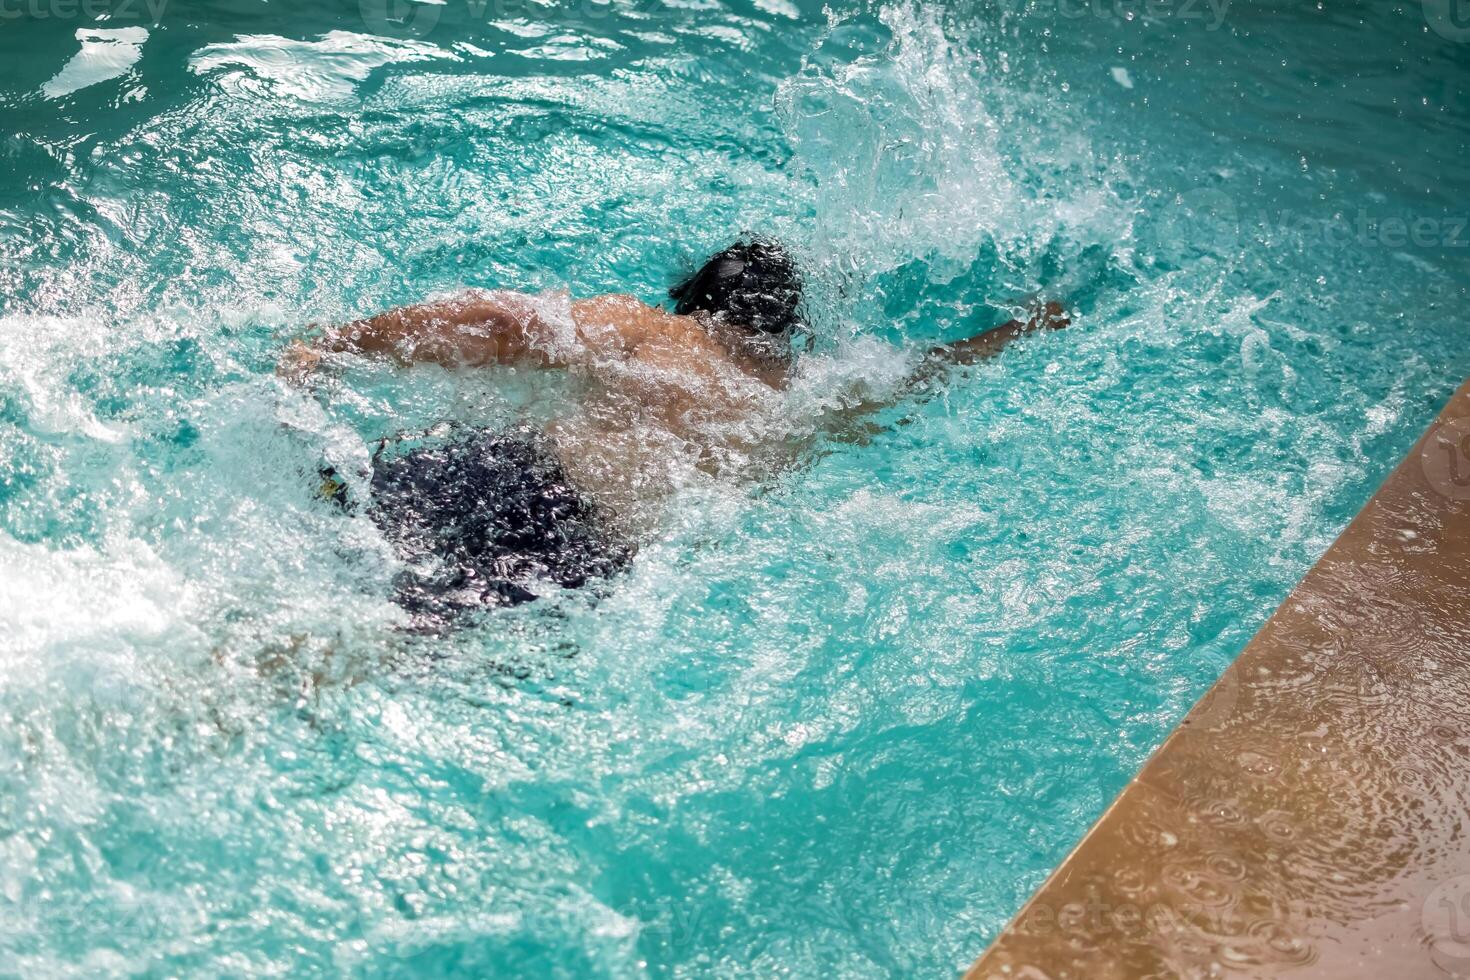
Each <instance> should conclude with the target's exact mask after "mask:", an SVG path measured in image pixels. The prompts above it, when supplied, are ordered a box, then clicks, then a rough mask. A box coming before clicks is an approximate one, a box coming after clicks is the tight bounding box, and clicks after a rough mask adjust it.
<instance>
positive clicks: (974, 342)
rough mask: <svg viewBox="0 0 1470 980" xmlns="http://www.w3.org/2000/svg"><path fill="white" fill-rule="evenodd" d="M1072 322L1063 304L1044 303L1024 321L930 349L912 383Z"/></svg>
mask: <svg viewBox="0 0 1470 980" xmlns="http://www.w3.org/2000/svg"><path fill="white" fill-rule="evenodd" d="M1071 322H1072V319H1071V317H1070V316H1069V315H1068V314H1067V311H1066V309H1065V308H1064V307H1063V306H1062V304H1061V303H1057V302H1049V303H1045V304H1042V305H1041V306H1039V307H1037V308H1036V309H1035V310H1033V311H1032V312H1031V315H1030V316H1028V317H1027V318H1026V319H1024V320H1010V321H1008V322H1006V323H1002V324H1001V325H1000V326H998V327H991V328H990V329H989V330H986V331H983V332H981V333H977V334H976V335H975V336H973V337H967V338H966V339H964V340H959V341H956V342H954V343H952V344H940V345H939V346H938V347H932V348H930V349H929V353H928V354H927V355H925V357H924V363H923V364H922V365H921V366H920V368H919V370H918V371H917V372H915V374H914V378H913V381H921V380H924V379H925V378H929V377H932V376H933V375H934V374H936V373H937V372H938V370H942V369H943V368H944V367H945V366H947V365H950V364H974V363H975V362H976V361H983V360H985V359H986V358H988V357H994V356H995V355H996V354H999V353H1000V352H1001V349H1002V348H1004V347H1005V346H1006V344H1009V343H1010V342H1011V341H1013V340H1015V339H1016V338H1017V337H1019V336H1021V335H1022V334H1028V333H1031V332H1032V331H1033V330H1060V329H1062V328H1063V327H1065V326H1067V325H1068V324H1069V323H1071ZM911 383H912V382H911Z"/></svg>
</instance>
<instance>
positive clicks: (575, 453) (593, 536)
mask: <svg viewBox="0 0 1470 980" xmlns="http://www.w3.org/2000/svg"><path fill="white" fill-rule="evenodd" d="M669 295H670V297H671V298H672V299H673V300H674V301H675V306H674V310H673V312H672V313H671V312H668V311H666V310H664V309H662V308H661V307H653V306H649V305H647V304H646V303H643V302H641V301H639V300H637V299H635V298H633V297H632V296H621V295H606V296H598V297H595V298H592V299H582V300H571V299H569V298H568V297H566V296H564V295H562V296H556V295H552V296H545V295H543V296H532V295H527V294H524V293H517V292H511V291H507V290H491V291H484V290H472V291H468V292H465V293H462V294H460V295H457V296H455V297H453V298H450V299H445V300H439V301H435V302H430V303H424V304H420V305H416V306H407V307H403V308H401V309H396V310H390V311H389V312H386V313H381V314H378V315H377V316H373V317H369V318H367V319H364V320H357V321H354V322H352V323H348V324H344V325H342V326H338V327H334V328H332V329H329V330H327V331H326V332H325V333H324V334H323V335H322V336H321V337H319V338H317V339H315V340H313V341H311V342H309V343H307V342H302V341H296V342H294V343H293V344H292V345H291V346H290V347H289V348H288V350H287V351H286V353H285V355H284V356H283V357H282V360H281V366H280V373H281V374H282V375H284V376H286V377H287V378H290V379H292V380H298V381H299V380H301V379H303V378H305V377H306V376H307V375H309V374H310V373H311V372H312V371H314V370H315V369H316V368H317V367H318V365H319V364H320V362H321V359H322V356H323V354H324V353H348V354H387V355H391V356H393V357H395V358H397V359H399V360H400V361H402V362H403V363H406V364H410V363H414V362H433V363H438V364H443V365H446V366H456V367H481V366H485V365H491V364H514V365H528V366H535V367H541V368H562V369H565V370H567V371H569V372H572V373H573V374H575V375H577V376H578V378H579V379H580V380H581V382H582V389H581V392H580V404H579V405H578V406H577V411H575V412H573V413H571V414H570V415H568V416H566V417H565V418H562V419H560V420H558V421H557V422H555V423H553V424H551V425H549V426H547V427H545V429H544V430H543V431H540V432H531V431H520V430H517V431H512V432H494V433H476V434H474V435H472V436H469V437H461V438H458V439H453V440H450V441H446V442H445V443H444V444H443V445H439V446H431V447H427V448H421V449H417V450H414V451H413V452H411V453H408V454H406V455H403V456H399V457H397V458H393V459H389V460H386V461H383V460H375V462H374V472H373V475H372V484H371V487H372V494H371V495H372V501H371V503H370V505H369V507H368V513H369V514H370V515H371V516H372V518H373V520H374V521H375V522H376V523H377V524H378V525H379V527H380V528H382V529H383V532H384V534H385V535H386V536H387V537H388V538H389V540H390V541H392V542H393V544H394V546H395V547H396V548H397V549H398V551H399V553H400V555H401V556H402V557H403V558H404V560H405V562H406V563H407V565H408V566H409V567H410V568H415V567H418V568H426V567H427V568H432V569H433V571H432V572H428V573H424V572H418V571H415V572H410V573H406V574H405V576H403V577H402V578H401V579H400V582H399V594H398V600H399V602H400V603H402V604H403V605H404V606H405V608H407V609H408V610H409V611H410V612H413V613H415V614H420V615H424V616H428V617H431V618H433V619H442V618H443V617H445V616H447V615H450V614H452V613H454V612H456V611H462V610H465V609H470V608H476V607H480V606H485V605H502V604H511V603H516V602H523V601H526V600H528V599H533V598H535V593H534V592H533V591H532V588H533V587H534V583H535V582H536V581H545V582H552V583H555V584H557V585H560V586H563V587H577V586H580V585H582V584H584V583H585V582H586V581H587V580H588V579H591V578H596V577H602V576H606V575H608V574H611V573H612V572H615V571H617V570H618V569H620V568H622V567H623V566H624V565H626V563H627V562H628V560H629V558H630V556H631V553H632V545H631V542H633V541H636V540H637V538H638V537H639V535H640V532H641V531H642V530H644V529H646V528H647V527H649V526H650V525H651V524H652V523H653V522H654V519H655V518H654V514H655V508H656V507H657V504H658V501H659V499H660V498H661V497H662V496H663V495H664V494H665V493H667V491H668V490H669V489H670V488H672V487H673V486H676V485H678V484H679V483H680V482H681V481H682V479H684V478H687V475H688V474H689V473H690V472H692V471H695V470H697V471H702V472H704V473H708V474H712V475H716V476H718V475H721V474H727V473H734V472H748V471H749V470H750V469H751V468H752V466H758V465H760V463H761V460H762V459H763V452H762V450H763V448H764V447H765V446H766V445H767V444H769V443H770V442H771V441H772V440H771V438H770V436H771V433H774V432H785V431H789V427H786V428H783V427H782V426H780V425H779V424H777V419H778V417H779V412H780V409H781V404H780V394H781V392H782V391H783V390H784V389H785V388H786V386H787V383H788V380H789V378H790V369H791V350H792V347H791V342H790V341H791V334H792V331H793V330H794V329H795V328H796V327H797V326H798V325H799V323H800V311H799V308H800V305H801V298H802V278H801V274H800V271H799V270H798V268H797V266H796V263H795V262H794V261H793V259H792V257H791V256H790V254H789V253H788V252H787V251H786V249H785V248H784V247H782V246H781V245H780V244H779V243H778V242H775V241H772V240H770V239H765V238H754V239H750V240H747V241H741V242H737V243H736V244H734V245H732V246H731V247H729V248H727V249H725V250H724V251H722V252H720V253H718V254H717V255H715V256H713V257H712V258H710V260H709V261H708V262H706V263H705V265H704V266H703V267H702V268H701V269H700V270H699V271H698V272H696V273H695V274H694V275H693V276H692V277H690V278H689V279H688V280H687V281H685V282H683V283H681V284H680V285H678V286H676V287H674V288H673V289H671V290H670V291H669ZM1067 323H1068V320H1067V316H1066V314H1065V313H1064V312H1063V310H1062V308H1061V307H1060V306H1058V305H1057V304H1055V303H1048V304H1045V306H1042V307H1038V308H1037V309H1036V311H1035V312H1034V313H1033V314H1032V315H1031V316H1030V317H1029V318H1028V319H1026V320H1024V321H1022V320H1012V321H1010V322H1009V323H1005V324H1002V325H1001V326H998V327H994V328H992V329H990V330H986V331H984V332H983V333H980V334H977V335H975V336H973V337H970V338H968V339H966V340H961V341H959V342H957V343H952V344H945V345H942V346H940V347H936V348H934V349H932V350H931V351H929V353H928V354H927V356H926V357H925V358H924V361H923V362H922V364H921V366H920V369H919V370H918V371H917V372H915V374H914V375H913V376H912V377H911V379H910V384H912V383H914V382H916V381H918V380H919V379H921V378H924V377H928V376H932V375H933V374H935V373H936V372H937V371H938V370H940V369H942V367H943V366H945V365H950V364H966V363H972V362H974V361H977V360H980V359H982V358H985V357H988V356H990V355H992V354H994V353H996V352H998V351H999V350H1000V349H1001V348H1002V347H1003V346H1004V345H1005V344H1006V343H1008V342H1009V341H1011V340H1013V339H1014V338H1016V337H1018V336H1020V335H1021V334H1024V333H1027V332H1029V331H1031V330H1035V329H1039V328H1043V327H1045V328H1060V327H1064V326H1066V325H1067ZM868 407H869V406H857V407H855V408H850V409H848V410H847V413H848V414H858V413H861V412H862V411H865V410H866V409H867V408H868ZM873 407H876V406H873ZM337 489H338V488H337V487H335V486H334V487H333V490H332V492H333V493H334V494H335V492H336V490H337Z"/></svg>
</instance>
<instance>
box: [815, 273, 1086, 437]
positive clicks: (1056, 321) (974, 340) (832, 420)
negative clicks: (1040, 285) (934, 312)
mask: <svg viewBox="0 0 1470 980" xmlns="http://www.w3.org/2000/svg"><path fill="white" fill-rule="evenodd" d="M1071 322H1072V320H1071V317H1070V315H1069V314H1068V313H1067V311H1066V308H1065V307H1063V306H1062V304H1060V303H1057V302H1047V303H1044V304H1040V305H1038V306H1036V307H1035V308H1034V309H1033V310H1032V312H1031V315H1030V316H1028V317H1026V319H1024V320H1009V321H1007V322H1005V323H1002V324H1001V325H1000V326H998V327H991V328H990V329H989V330H984V331H981V332H980V333H977V334H976V335H975V336H973V337H966V338H965V339H964V340H958V341H955V342H954V343H949V344H940V345H939V346H937V347H931V348H929V350H928V352H927V353H926V354H925V355H924V357H923V359H922V360H921V361H920V362H919V366H918V367H917V368H916V369H915V370H914V372H913V373H912V374H910V375H909V376H908V378H906V379H905V380H904V382H903V383H902V384H901V385H900V386H899V387H898V389H897V390H896V391H894V392H893V393H891V394H890V396H889V397H887V398H885V399H882V400H877V399H872V400H864V401H861V402H857V403H855V404H851V405H848V406H846V407H844V408H842V409H839V410H837V411H834V412H831V413H829V414H828V417H827V419H826V422H827V424H826V426H825V427H824V428H825V429H826V432H827V435H828V436H829V437H836V438H838V439H843V438H848V439H863V438H865V437H867V436H870V435H872V434H873V432H874V427H873V425H872V424H871V423H870V422H867V421H866V420H865V419H866V416H868V415H871V414H872V413H874V412H877V411H880V410H882V409H884V408H887V407H888V406H890V405H892V404H894V403H895V402H897V401H899V400H900V399H903V398H907V397H909V396H910V395H912V394H913V393H914V391H915V389H917V388H919V387H921V386H922V385H923V384H924V383H925V382H927V381H929V380H931V379H932V378H935V377H937V376H938V375H940V374H942V373H944V371H945V370H946V369H948V368H950V367H953V366H956V365H965V364H975V363H976V362H978V361H983V360H986V359H987V358H991V357H994V356H996V355H997V354H999V353H1000V352H1001V351H1002V350H1003V349H1004V348H1005V346H1006V345H1007V344H1009V343H1010V342H1011V341H1013V340H1015V339H1016V338H1017V337H1020V336H1022V335H1024V334H1028V333H1031V332H1033V331H1035V330H1060V329H1062V328H1063V327H1065V326H1067V325H1068V324H1070V323H1071Z"/></svg>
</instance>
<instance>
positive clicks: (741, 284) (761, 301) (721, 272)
mask: <svg viewBox="0 0 1470 980" xmlns="http://www.w3.org/2000/svg"><path fill="white" fill-rule="evenodd" d="M669 296H670V297H672V298H673V299H674V300H675V303H676V305H675V306H674V312H675V313H677V314H679V315H680V316H689V315H690V314H693V313H700V312H703V313H708V314H710V315H711V316H713V317H715V318H716V319H718V320H722V321H724V322H726V323H731V324H735V325H738V326H743V327H746V328H748V329H751V330H755V331H759V332H760V333H767V334H784V333H789V332H790V331H791V329H792V328H793V327H795V326H796V325H797V324H798V323H799V322H800V321H801V318H800V317H799V316H798V315H797V306H798V305H799V304H800V303H801V272H800V271H799V270H798V269H797V268H796V263H795V262H794V261H793V260H792V258H791V253H789V252H787V251H786V249H785V247H784V246H782V245H781V243H780V242H777V241H774V240H773V239H769V238H751V239H749V240H748V241H741V242H736V243H735V244H734V245H731V246H730V247H729V248H727V249H725V250H724V251H723V252H718V253H716V254H715V255H713V256H711V257H710V260H709V261H708V262H706V263H705V264H704V267H703V268H701V269H700V270H699V271H698V272H696V273H695V274H694V275H693V276H691V277H690V278H688V279H686V280H685V281H684V282H682V283H680V284H679V285H677V286H675V287H674V288H673V289H671V290H669Z"/></svg>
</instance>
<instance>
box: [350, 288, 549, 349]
mask: <svg viewBox="0 0 1470 980" xmlns="http://www.w3.org/2000/svg"><path fill="white" fill-rule="evenodd" d="M542 319H543V318H542V317H541V316H540V314H539V312H538V310H537V308H536V301H535V299H534V298H533V297H530V296H527V295H525V294H524V293H516V292H512V291H510V290H471V291H467V292H464V293H460V294H458V295H456V296H453V297H450V298H448V299H443V300H436V301H432V302H428V303H419V304H416V305H414V306H404V307H400V308H398V309H395V310H389V311H387V312H386V313H380V314H378V315H377V316H373V317H368V318H367V319H364V320H356V321H353V322H352V323H348V324H344V325H342V326H340V327H337V328H335V329H334V330H333V331H330V332H329V335H328V337H327V344H326V345H325V346H326V347H327V349H329V350H337V351H346V352H350V353H384V354H390V355H392V356H394V357H396V358H398V359H399V360H401V361H403V362H404V363H414V362H433V363H440V364H445V365H446V366H470V367H477V366H483V365H487V364H496V363H503V362H507V361H515V360H521V359H525V358H527V357H529V356H531V355H533V354H535V353H536V351H537V349H538V344H537V339H538V335H539V333H542V332H544V331H542V330H541V329H540V327H541V324H542ZM542 359H543V360H544V358H542Z"/></svg>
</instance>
